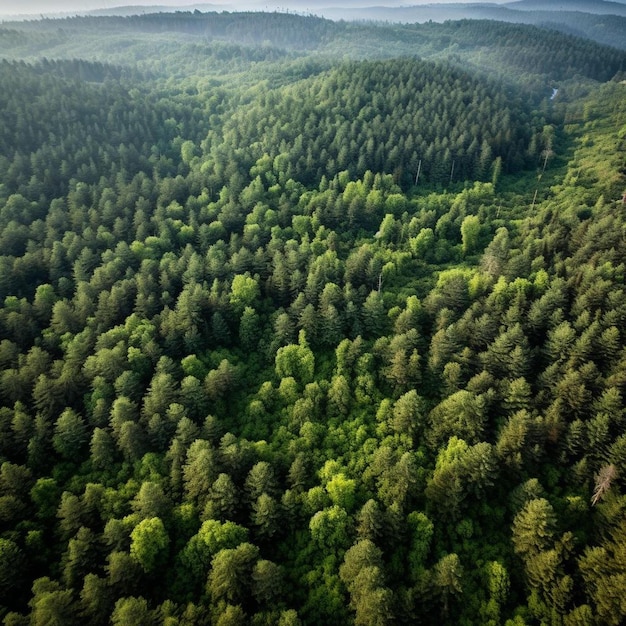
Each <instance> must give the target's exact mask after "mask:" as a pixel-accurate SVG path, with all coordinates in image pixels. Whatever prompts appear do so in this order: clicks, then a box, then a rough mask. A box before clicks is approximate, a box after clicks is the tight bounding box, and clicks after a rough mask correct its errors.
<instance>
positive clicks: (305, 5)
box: [0, 0, 626, 15]
mask: <svg viewBox="0 0 626 626" xmlns="http://www.w3.org/2000/svg"><path fill="white" fill-rule="evenodd" d="M480 1H481V0H245V1H243V2H237V0H210V1H209V2H206V4H213V5H217V6H216V8H218V10H220V6H219V5H222V6H223V5H230V6H237V7H238V8H239V6H241V9H246V8H250V7H251V6H253V5H256V7H257V8H259V9H266V10H276V9H292V10H298V11H302V10H307V9H311V10H312V9H314V7H316V6H318V7H320V6H321V7H330V6H343V7H346V6H351V7H355V6H358V5H361V6H411V5H412V6H415V5H418V4H436V3H460V2H480ZM482 1H483V2H491V3H493V4H501V3H503V2H506V1H507V0H482ZM614 1H617V2H621V3H624V2H626V0H614ZM194 4H205V3H203V2H202V1H201V0H0V15H15V14H34V15H36V14H40V13H46V14H51V13H63V12H69V13H71V12H77V11H89V10H92V9H103V8H105V9H111V8H114V7H119V6H128V5H130V6H140V5H141V6H146V5H148V6H158V5H161V6H163V5H166V6H181V7H189V6H191V5H194ZM563 4H564V5H567V0H564V2H563Z"/></svg>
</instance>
